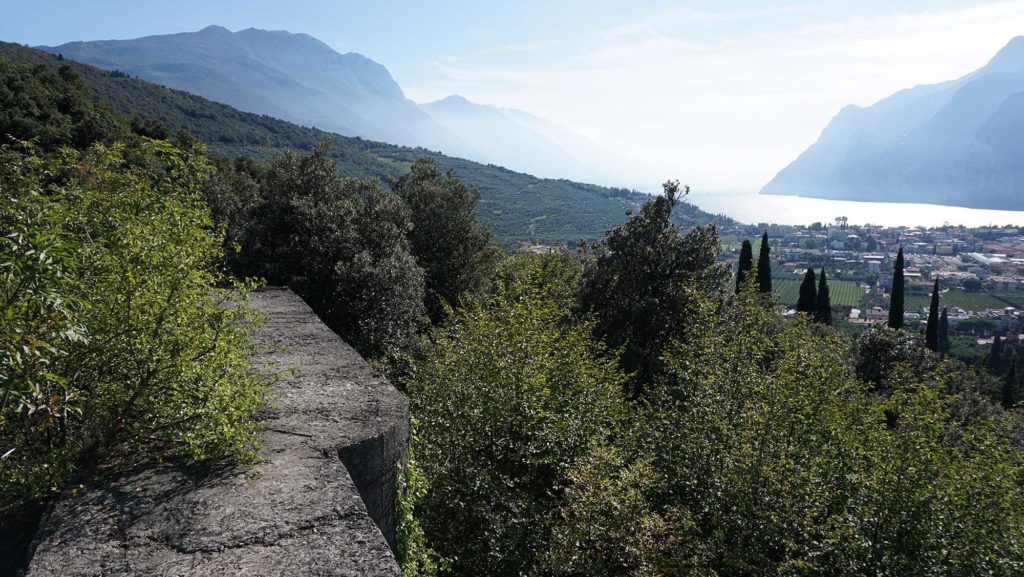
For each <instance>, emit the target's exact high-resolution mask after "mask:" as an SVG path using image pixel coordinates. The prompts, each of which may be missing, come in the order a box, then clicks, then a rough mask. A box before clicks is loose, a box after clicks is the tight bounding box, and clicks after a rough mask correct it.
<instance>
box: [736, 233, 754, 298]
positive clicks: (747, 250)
mask: <svg viewBox="0 0 1024 577" xmlns="http://www.w3.org/2000/svg"><path fill="white" fill-rule="evenodd" d="M753 268H754V248H753V247H752V246H750V241H749V240H746V239H744V241H743V246H742V247H741V248H740V264H739V267H738V268H737V269H736V293H737V294H739V292H740V290H741V289H742V288H743V284H744V283H746V282H747V277H748V276H749V275H750V271H751V269H753Z"/></svg>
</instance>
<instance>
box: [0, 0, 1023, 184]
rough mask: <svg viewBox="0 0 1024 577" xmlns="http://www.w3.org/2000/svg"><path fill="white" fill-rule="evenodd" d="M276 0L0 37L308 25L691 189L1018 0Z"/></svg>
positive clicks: (958, 67)
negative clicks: (546, 122)
mask: <svg viewBox="0 0 1024 577" xmlns="http://www.w3.org/2000/svg"><path fill="white" fill-rule="evenodd" d="M498 4H499V3H497V2H483V1H480V0H473V1H457V2H456V1H453V2H427V1H412V0H409V1H406V2H400V1H397V0H372V1H368V0H361V1H340V0H334V1H328V0H321V1H310V2H304V1H301V0H292V1H289V2H270V1H263V0H248V1H244V2H243V1H236V0H232V1H222V2H216V1H214V0H204V1H197V0H174V1H173V2H154V1H147V0H136V1H133V2H130V1H121V2H115V1H109V0H90V1H88V2H79V1H75V2H72V1H64V2H58V1H45V0H34V1H31V2H26V1H24V0H0V15H2V16H0V39H2V40H7V41H15V42H21V43H25V44H32V45H39V44H49V45H53V44H61V43H64V42H68V41H71V40H98V39H108V38H133V37H138V36H146V35H150V34H163V33H173V32H182V31H191V30H198V29H199V28H202V27H204V26H206V25H209V24H220V25H222V26H225V27H227V28H230V29H232V30H238V29H242V28H248V27H257V28H265V29H284V30H290V31H293V32H306V33H308V34H311V35H313V36H315V37H317V38H319V39H321V40H323V41H324V42H327V43H328V44H330V45H331V46H333V47H334V48H335V49H337V50H338V51H340V52H349V51H351V52H360V53H363V54H366V55H367V56H369V57H370V58H373V59H374V60H377V61H378V62H380V63H382V64H384V65H385V66H387V67H388V69H389V70H390V71H391V73H392V74H393V75H394V77H395V79H396V80H397V81H398V82H399V84H401V85H402V87H403V88H404V89H405V91H406V94H407V95H408V96H409V97H410V98H412V99H413V100H416V101H418V102H424V101H429V100H433V99H437V98H441V97H444V96H446V95H448V94H452V93H458V94H462V95H463V96H465V97H467V98H469V99H471V100H474V101H477V102H481V103H485V104H493V105H498V106H506V107H514V108H519V109H522V110H525V111H528V112H531V113H534V114H537V115H540V116H543V117H546V118H549V119H551V120H555V121H557V122H559V123H561V124H563V125H565V126H568V127H570V128H572V129H573V130H575V131H577V132H579V133H581V134H583V135H586V136H588V137H590V138H592V139H593V140H595V141H597V142H599V143H600V144H603V145H604V146H606V147H607V148H610V149H612V150H615V151H619V152H621V153H623V154H626V155H630V156H633V157H635V158H638V159H641V160H644V161H646V162H648V163H650V164H653V165H656V166H658V167H660V170H659V171H657V172H658V174H654V175H651V176H650V177H649V179H647V180H644V181H643V182H640V181H638V182H637V183H636V184H637V185H638V186H645V187H648V188H650V187H653V186H654V185H656V184H657V182H659V181H660V180H664V179H665V178H668V177H672V178H679V179H681V180H683V181H684V182H689V183H690V184H691V185H693V186H694V189H695V192H696V191H715V190H728V191H738V190H749V191H755V190H757V189H758V188H759V187H760V186H761V185H762V184H764V183H765V182H766V181H767V180H768V179H770V178H771V177H772V176H773V175H774V174H775V173H776V172H777V171H778V170H779V169H781V168H782V167H783V166H785V165H786V164H787V163H788V162H789V161H790V160H792V159H793V158H795V157H796V156H797V155H798V154H799V153H800V152H801V151H802V150H803V149H805V148H806V147H807V146H809V145H810V144H811V143H812V142H813V141H814V140H815V139H816V138H817V136H818V134H819V133H820V132H821V129H822V128H824V126H825V124H826V123H827V122H828V121H829V119H830V118H831V117H832V116H834V115H835V114H836V113H837V112H838V111H839V109H840V108H842V107H843V106H844V105H846V104H851V103H852V104H858V105H868V104H871V103H873V102H875V101H877V100H879V99H880V98H883V97H885V96H888V95H889V94H891V93H893V92H895V91H897V90H899V89H901V88H906V87H910V86H914V85H916V84H924V83H930V82H937V81H942V80H949V79H952V78H956V77H958V76H962V75H963V74H966V73H968V72H970V71H971V70H973V69H975V68H978V67H980V66H982V65H983V64H984V63H985V62H986V61H987V60H988V59H989V58H991V56H992V55H993V54H994V53H995V52H996V51H997V50H998V49H999V48H1001V47H1002V46H1003V45H1004V44H1006V42H1008V41H1009V40H1010V39H1011V38H1012V37H1014V36H1016V35H1021V34H1024V0H1008V1H995V2H983V1H976V0H975V1H971V0H927V1H925V0H921V1H904V2H896V1H891V0H890V1H881V0H879V1H876V0H858V1H853V0H850V1H838V0H836V1H822V0H816V1H800V0H795V1H793V2H786V1H781V2H756V1H753V0H747V1H722V0H718V1H697V2H667V1H660V0H651V1H639V0H633V1H632V2H621V1H618V2H603V1H597V0H566V1H557V0H546V1H540V0H537V1H535V0H519V1H517V2H503V3H500V4H501V5H498Z"/></svg>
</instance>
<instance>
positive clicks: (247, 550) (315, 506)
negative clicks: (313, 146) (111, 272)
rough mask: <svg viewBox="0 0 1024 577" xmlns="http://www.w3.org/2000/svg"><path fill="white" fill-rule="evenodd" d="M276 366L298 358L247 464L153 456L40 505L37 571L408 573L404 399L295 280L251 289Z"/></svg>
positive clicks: (33, 572)
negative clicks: (399, 550)
mask: <svg viewBox="0 0 1024 577" xmlns="http://www.w3.org/2000/svg"><path fill="white" fill-rule="evenodd" d="M252 306H253V307H254V308H256V309H258V310H260V311H262V312H264V313H265V314H266V315H267V322H266V323H265V325H264V326H263V327H262V328H261V329H260V330H259V332H258V337H259V339H260V340H261V341H262V342H264V343H266V344H268V345H271V346H272V347H273V350H272V351H271V352H269V353H267V354H266V355H265V356H264V357H262V358H261V359H260V363H261V365H262V366H263V367H264V369H265V370H268V371H285V370H287V369H289V368H294V369H295V372H294V373H291V374H287V375H286V376H285V377H284V378H283V379H282V380H281V381H280V382H278V383H277V384H276V385H275V386H274V389H273V397H272V404H271V407H270V408H269V409H268V410H267V411H266V413H265V414H264V415H263V416H262V418H261V422H262V425H263V435H262V442H263V450H262V453H261V457H260V462H259V463H258V464H257V465H256V466H254V467H251V468H248V469H245V470H238V469H219V470H208V469H201V468H185V467H181V466H172V465H164V466H158V467H152V468H148V469H146V470H143V471H141V472H137V473H135V474H132V475H129V476H126V477H124V478H122V479H120V480H118V481H116V482H113V483H108V484H106V485H104V486H102V487H86V488H85V489H83V490H80V491H78V492H77V493H76V494H74V495H69V496H67V497H65V498H64V499H62V500H61V501H60V502H59V503H57V504H56V505H55V506H54V507H53V508H52V509H51V510H50V512H49V513H48V514H47V515H46V517H44V519H43V521H42V523H41V525H40V529H39V532H38V534H37V535H36V539H35V542H34V547H35V553H34V556H33V559H32V561H31V563H30V565H29V570H28V575H29V576H31V577H44V576H51V575H52V576H58V575H59V576H61V577H72V576H78V575H82V576H85V575H90V576H91V575H137V576H146V577H151V576H157V575H160V576H163V575H195V576H206V575H209V576H211V577H212V576H222V575H280V576H301V575H318V576H321V575H322V576H335V575H337V576H341V575H345V576H356V575H359V576H363V575H366V576H375V575H387V576H397V575H399V570H398V566H397V564H396V562H395V559H394V556H393V554H392V551H391V548H390V547H389V544H390V545H391V546H392V547H393V545H394V536H395V520H394V505H395V503H394V499H395V492H396V483H397V472H398V468H399V466H400V464H402V463H404V461H405V457H406V449H407V446H408V436H409V428H408V424H409V408H408V403H407V401H406V400H405V398H404V397H403V396H402V395H401V394H400V393H398V392H397V391H396V390H395V389H394V388H393V387H392V386H391V385H390V384H389V383H388V382H387V381H386V380H384V379H383V378H381V377H380V376H379V375H378V374H376V373H375V372H374V371H373V370H372V369H371V368H370V367H369V366H368V365H367V364H366V362H365V361H364V360H363V359H362V358H361V357H360V356H359V355H358V354H357V353H356V352H355V351H354V350H352V348H350V347H349V346H348V345H346V344H345V343H344V342H343V341H342V340H341V339H340V338H339V337H338V336H337V335H335V334H334V333H332V332H331V331H330V330H329V329H328V328H327V327H326V326H325V325H324V324H323V323H321V322H320V320H319V319H318V318H317V317H316V316H315V315H314V314H313V312H312V311H311V310H310V309H309V307H307V306H306V305H305V303H303V302H302V300H301V299H299V298H298V297H297V296H295V294H294V293H292V292H291V291H289V290H286V289H267V290H263V291H259V292H257V293H255V294H254V295H253V298H252Z"/></svg>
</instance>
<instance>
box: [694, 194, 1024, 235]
mask: <svg viewBox="0 0 1024 577" xmlns="http://www.w3.org/2000/svg"><path fill="white" fill-rule="evenodd" d="M687 201H688V202H691V203H693V204H695V205H697V206H698V207H699V208H700V209H702V210H704V211H707V212H711V213H714V214H724V215H726V216H728V217H731V218H733V219H735V220H738V221H740V222H742V223H748V224H757V223H761V222H767V223H774V224H811V223H813V222H821V223H830V222H835V218H836V217H837V216H845V217H847V218H848V219H849V223H850V224H877V225H881V226H901V225H903V226H926V227H931V226H942V225H943V224H945V223H949V224H952V225H961V224H962V225H964V226H968V227H979V226H988V225H1005V224H1011V225H1024V211H1014V210H982V209H976V208H961V207H957V206H941V205H937V204H915V203H902V202H854V201H849V200H824V199H820V198H804V197H800V196H774V195H760V194H750V193H740V194H694V193H691V194H690V196H688V197H687Z"/></svg>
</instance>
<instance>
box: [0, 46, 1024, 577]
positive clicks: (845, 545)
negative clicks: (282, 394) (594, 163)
mask: <svg viewBox="0 0 1024 577" xmlns="http://www.w3.org/2000/svg"><path fill="white" fill-rule="evenodd" d="M21 50H23V49H21ZM0 63H2V61H0ZM3 66H4V68H0V71H2V72H3V73H4V79H5V82H4V83H3V85H4V86H6V87H7V88H6V90H7V92H0V98H6V102H8V103H9V104H10V106H12V108H11V110H14V111H15V112H14V113H12V114H9V115H7V116H4V117H0V122H3V124H2V125H0V131H3V132H5V133H7V134H11V135H13V136H16V137H17V138H19V139H21V140H25V139H31V138H36V139H37V142H38V143H39V144H37V145H31V144H26V143H21V142H15V143H13V144H10V145H8V146H6V147H5V148H3V150H2V152H0V154H2V157H0V187H2V189H3V191H4V194H3V195H2V198H0V203H3V205H2V207H0V208H2V211H0V227H2V231H0V232H2V233H3V235H2V237H3V238H2V241H0V242H2V244H0V306H3V307H4V308H3V309H2V311H0V312H2V315H0V323H2V324H0V335H2V338H3V341H2V345H3V346H2V348H0V385H2V387H3V397H2V402H0V443H3V446H2V451H3V452H2V453H0V455H2V456H3V462H2V464H0V507H4V509H3V513H4V514H5V516H4V517H0V518H2V519H4V522H6V523H11V521H9V520H10V519H13V518H14V517H13V514H14V513H15V512H17V513H19V514H24V513H25V512H26V511H27V510H29V509H31V507H30V505H31V504H38V503H40V502H43V501H44V500H45V499H46V498H47V497H49V496H52V495H53V494H54V493H55V492H57V491H59V490H60V489H61V488H62V487H63V486H65V483H66V482H67V481H68V480H70V479H73V478H75V477H76V476H80V475H83V474H99V475H98V476H100V477H102V474H116V473H117V471H119V470H120V469H121V467H120V466H119V465H125V464H128V463H140V462H146V461H147V460H152V459H167V458H178V459H187V460H210V459H235V460H244V459H246V458H248V457H251V456H252V455H253V451H254V449H255V444H254V435H253V433H254V429H255V425H254V423H253V420H252V417H253V413H254V411H255V410H256V409H257V408H258V407H259V406H260V402H261V400H262V397H261V395H262V393H261V391H262V383H261V381H260V380H259V379H258V378H256V375H255V374H254V373H253V371H252V369H251V367H250V366H249V364H248V363H247V361H246V358H247V355H248V354H249V353H251V352H252V344H251V342H250V341H249V338H248V334H247V328H248V327H249V326H251V323H252V321H253V319H252V318H251V315H250V314H249V313H247V312H245V311H246V309H245V308H244V307H243V306H240V305H241V304H242V303H243V302H244V292H245V287H244V286H239V283H238V281H232V280H231V277H230V276H229V274H228V273H230V275H234V276H235V277H237V278H244V277H247V276H250V275H251V276H259V277H262V278H266V279H267V280H269V281H270V282H273V283H281V284H287V285H289V286H291V287H292V288H294V289H295V290H296V291H297V292H299V294H301V295H302V296H303V298H304V299H306V300H307V302H309V303H310V304H311V305H312V306H313V307H314V309H315V310H316V311H317V313H318V314H319V315H321V317H322V318H323V319H324V320H325V321H326V322H327V323H328V324H329V325H330V326H331V327H332V328H334V330H336V331H338V332H339V333H340V334H342V335H343V336H344V337H345V338H346V339H347V340H348V341H349V342H351V343H352V344H353V345H354V346H356V347H357V348H358V350H360V352H362V353H363V354H364V355H366V356H368V357H371V358H372V359H373V360H375V361H377V362H378V366H381V367H382V368H384V369H385V370H387V371H389V372H390V374H391V376H392V377H393V378H394V379H395V381H396V383H398V384H399V385H400V386H402V387H403V388H404V389H405V390H406V391H407V393H408V394H409V396H410V400H411V403H412V407H413V415H414V425H415V429H416V431H415V435H414V439H413V454H414V455H415V460H414V461H413V462H412V463H411V464H410V472H409V474H408V476H407V477H406V480H405V481H404V483H403V488H404V491H405V493H404V494H403V495H402V499H401V500H400V501H401V507H400V514H401V520H402V527H401V528H400V531H399V535H400V542H399V551H398V553H399V558H400V560H401V561H402V563H403V571H404V573H405V575H409V576H412V575H423V574H428V575H429V574H437V573H451V574H454V575H496V576H503V575H509V576H519V575H550V576H556V575H565V576H582V575H609V576H611V575H652V576H653V575H695V576H696V575H722V576H741V575H793V576H796V575H807V576H810V575H954V576H956V575H963V576H967V575H979V574H982V575H1007V576H1010V575H1019V574H1020V573H1021V572H1022V571H1024V545H1022V544H1024V485H1022V483H1024V460H1022V455H1024V453H1022V452H1021V449H1022V442H1024V435H1022V428H1021V425H1022V421H1021V415H1020V409H1019V408H1018V406H1017V401H1018V399H1019V395H1020V391H1019V379H1018V376H1017V375H1019V374H1024V366H1022V364H1021V363H1022V362H1024V354H1022V351H1018V348H1019V345H1015V346H1010V345H1004V344H1003V343H1002V342H1001V341H998V340H997V341H996V342H995V343H994V344H993V348H992V350H991V351H990V352H989V354H988V356H987V357H986V358H985V359H983V360H982V363H981V366H978V367H973V368H971V367H966V366H965V365H963V364H961V363H960V362H958V361H956V360H953V359H952V355H951V354H950V355H943V352H944V349H943V348H941V347H939V346H938V343H929V344H932V345H933V348H938V349H939V350H938V351H934V350H930V349H929V348H928V347H926V346H925V342H924V340H923V339H921V338H920V337H919V336H917V335H915V334H912V333H910V332H908V331H905V330H897V328H879V329H877V330H874V331H872V332H869V333H867V334H865V335H863V336H861V337H860V338H859V339H857V340H856V341H852V340H850V339H848V338H847V337H845V336H843V335H842V334H840V333H838V332H836V331H834V330H833V329H832V328H830V327H829V326H828V321H829V319H828V318H827V316H826V315H824V314H823V312H822V310H820V308H819V307H818V304H820V303H826V304H827V305H829V306H827V307H825V310H831V309H830V305H831V302H832V299H833V296H832V293H831V292H830V290H829V288H828V284H829V283H828V282H827V279H826V277H825V275H824V273H823V274H821V275H820V276H818V277H817V278H816V276H815V274H814V273H813V272H810V273H809V274H808V275H807V280H808V283H807V286H806V290H805V298H804V309H803V310H804V312H805V313H807V314H806V315H804V314H801V315H798V316H797V317H796V318H792V319H788V318H784V317H783V316H782V315H780V314H779V312H780V311H779V307H778V306H777V305H778V301H777V300H776V297H774V296H773V295H772V290H773V286H772V279H771V270H770V263H769V261H768V250H769V249H768V242H767V238H764V239H763V241H762V252H761V256H760V257H759V258H758V262H757V263H754V262H753V254H752V247H751V250H750V251H749V253H748V254H749V258H746V259H745V261H746V264H745V265H744V267H743V270H744V272H745V275H744V277H745V278H744V279H743V281H742V282H740V283H735V282H734V281H733V280H732V279H731V278H730V275H729V271H728V269H727V267H725V266H723V265H722V264H720V263H719V261H718V256H719V252H720V247H719V239H718V233H717V230H716V228H715V227H714V226H706V227H696V228H680V227H679V226H678V225H677V224H676V222H677V220H676V219H675V217H674V216H673V214H674V213H675V212H676V211H677V210H679V209H680V208H682V207H685V206H686V205H685V203H683V202H682V201H683V199H684V197H685V194H686V189H685V188H681V187H679V185H678V183H674V182H669V183H666V186H665V192H664V194H663V195H661V196H659V197H657V198H654V199H651V200H650V201H649V202H647V203H645V204H644V205H643V206H642V207H641V208H640V210H639V211H637V212H636V213H635V214H633V215H631V216H630V217H629V218H628V220H626V222H624V223H622V224H621V225H619V226H617V227H615V228H613V229H612V230H609V231H608V232H607V234H606V235H605V236H604V237H603V239H602V240H601V241H600V242H599V243H597V244H596V245H592V246H586V247H581V248H582V250H580V251H579V252H574V253H569V252H556V253H553V254H539V255H535V254H531V253H528V252H522V253H518V254H515V255H512V256H507V257H506V256H503V255H502V254H501V253H500V252H499V251H496V250H495V249H494V248H493V247H492V246H491V245H490V235H489V233H488V231H487V229H486V228H484V227H481V226H480V225H479V224H478V223H477V222H476V221H475V220H474V219H473V218H472V215H473V214H474V213H475V212H476V211H479V210H481V208H482V207H483V204H484V200H483V199H484V195H483V194H481V193H480V192H479V191H478V190H476V189H475V188H474V187H472V186H468V185H467V183H465V182H463V181H461V180H460V179H458V178H456V175H458V174H459V173H458V172H456V173H455V174H452V173H449V172H446V171H445V170H444V165H443V164H440V163H438V162H436V161H435V160H433V159H431V158H429V157H428V158H424V159H421V160H417V161H415V162H411V163H409V165H408V170H406V171H404V172H403V173H401V174H398V178H395V179H394V180H392V181H391V182H390V183H389V187H390V190H388V189H386V188H385V186H384V185H383V184H382V182H381V180H380V179H379V178H373V177H366V176H372V175H363V176H358V175H348V176H346V175H345V174H343V173H342V172H340V171H339V170H338V166H337V162H336V160H337V158H336V156H334V154H335V153H334V152H332V150H335V149H334V148H332V147H333V146H335V145H331V144H329V143H321V144H317V145H316V146H313V145H310V148H309V152H308V153H306V154H299V153H296V152H287V151H286V152H281V153H278V154H275V155H274V156H273V157H272V158H270V159H269V161H267V162H263V161H260V160H255V159H252V158H245V157H240V158H234V159H226V158H220V159H217V160H215V161H213V162H211V161H209V160H207V159H206V157H205V155H204V154H203V146H202V145H201V144H200V143H198V142H196V141H195V140H194V139H192V138H189V137H186V136H180V135H179V136H178V137H177V138H176V140H175V142H174V144H172V143H170V142H168V141H167V140H166V139H162V138H155V139H151V138H147V136H151V137H167V136H168V135H169V133H168V132H162V126H163V125H162V124H153V123H152V122H149V121H148V120H146V119H145V118H143V119H141V120H136V121H135V122H132V121H129V120H125V119H123V118H118V117H117V116H116V115H115V114H114V113H113V112H111V111H110V110H109V109H108V108H107V107H106V106H105V105H103V104H101V103H99V102H97V101H96V100H93V99H92V97H91V95H90V92H89V90H88V87H87V86H86V85H85V84H83V83H82V82H81V81H80V80H78V79H77V77H76V75H75V73H74V71H73V70H72V69H71V68H70V67H68V68H63V69H59V70H58V72H57V73H52V72H50V71H49V69H47V68H46V67H32V66H27V65H17V64H10V63H6V64H3ZM89 73H90V74H100V72H98V71H95V70H92V71H90V72H89ZM107 78H111V79H113V80H116V81H117V82H125V83H126V84H125V85H126V86H137V87H141V88H145V89H146V90H151V88H150V87H149V85H145V84H144V83H140V82H139V81H133V80H131V79H126V78H121V77H116V78H115V77H113V76H107ZM161 90H162V89H161ZM166 94H171V95H174V94H178V95H179V96H180V93H173V92H169V91H167V92H166ZM23 95H24V96H23ZM26 96H27V97H26ZM225 114H227V112H225ZM236 114H237V113H236ZM96 118H109V119H110V121H109V122H107V121H103V122H101V123H99V125H98V126H99V127H101V128H103V129H102V130H95V129H93V128H90V127H93V126H97V125H96V124H95V122H94V120H95V119H96ZM34 131H38V134H32V132H34ZM40 135H46V136H45V141H44V140H42V137H41V136H40ZM83 135H85V136H83ZM345 142H346V143H349V142H348V141H345ZM364 152H365V150H364ZM403 170H404V169H403ZM478 203H479V204H478ZM755 271H756V272H755ZM815 281H817V283H816V286H815ZM232 286H233V287H234V288H235V289H236V290H235V291H233V292H226V291H223V290H220V289H219V288H218V287H221V288H223V287H232ZM900 286H902V282H901V283H900ZM837 293H838V291H837ZM812 294H813V302H814V303H815V304H814V306H812V305H811V296H812ZM835 298H840V297H839V295H838V294H836V296H835ZM811 319H814V320H818V321H819V322H808V321H809V320H811ZM936 330H938V329H936ZM937 334H938V333H936V335H937ZM11 449H13V451H11ZM8 513H10V514H8Z"/></svg>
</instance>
